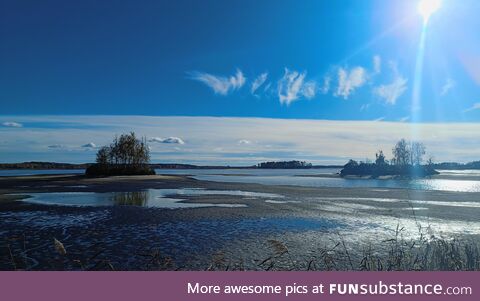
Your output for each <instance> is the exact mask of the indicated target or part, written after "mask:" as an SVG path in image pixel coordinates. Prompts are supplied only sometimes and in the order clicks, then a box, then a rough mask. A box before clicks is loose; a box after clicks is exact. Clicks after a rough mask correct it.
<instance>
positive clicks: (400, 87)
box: [373, 62, 408, 105]
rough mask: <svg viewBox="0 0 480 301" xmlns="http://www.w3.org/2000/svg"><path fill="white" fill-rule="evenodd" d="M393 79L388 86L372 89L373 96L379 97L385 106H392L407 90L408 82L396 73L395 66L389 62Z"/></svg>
mask: <svg viewBox="0 0 480 301" xmlns="http://www.w3.org/2000/svg"><path fill="white" fill-rule="evenodd" d="M390 68H391V69H392V72H393V75H394V78H393V81H392V82H391V83H389V84H385V85H380V86H377V87H375V88H374V89H373V94H374V95H376V96H378V97H380V98H381V99H382V100H383V101H384V102H385V103H386V104H389V105H394V104H395V103H396V102H397V99H398V98H400V96H402V95H403V93H405V91H406V90H407V83H408V80H407V79H406V78H405V77H403V76H402V75H401V74H400V72H398V68H397V64H396V63H395V62H390Z"/></svg>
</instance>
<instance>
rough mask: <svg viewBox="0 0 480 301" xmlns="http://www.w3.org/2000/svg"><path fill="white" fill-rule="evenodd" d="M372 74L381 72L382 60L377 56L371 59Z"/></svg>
mask: <svg viewBox="0 0 480 301" xmlns="http://www.w3.org/2000/svg"><path fill="white" fill-rule="evenodd" d="M373 72H374V74H380V73H381V72H382V58H381V57H380V56H379V55H376V56H374V57H373Z"/></svg>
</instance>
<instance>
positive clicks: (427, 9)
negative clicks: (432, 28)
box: [418, 0, 442, 23]
mask: <svg viewBox="0 0 480 301" xmlns="http://www.w3.org/2000/svg"><path fill="white" fill-rule="evenodd" d="M441 6H442V0H421V1H420V3H419V4H418V12H419V13H420V14H421V15H422V17H423V21H424V22H425V23H427V22H428V20H429V19H430V17H431V16H432V15H433V14H434V13H435V12H436V11H437V10H439V9H440V7H441Z"/></svg>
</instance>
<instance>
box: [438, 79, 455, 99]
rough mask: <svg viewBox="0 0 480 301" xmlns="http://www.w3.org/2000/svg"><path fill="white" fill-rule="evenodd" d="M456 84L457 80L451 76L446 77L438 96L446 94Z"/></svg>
mask: <svg viewBox="0 0 480 301" xmlns="http://www.w3.org/2000/svg"><path fill="white" fill-rule="evenodd" d="M456 85H457V82H456V81H455V80H453V79H452V78H447V80H446V82H445V84H444V85H443V87H442V91H441V92H440V96H445V95H447V94H448V92H450V90H452V89H453V88H455V86H456Z"/></svg>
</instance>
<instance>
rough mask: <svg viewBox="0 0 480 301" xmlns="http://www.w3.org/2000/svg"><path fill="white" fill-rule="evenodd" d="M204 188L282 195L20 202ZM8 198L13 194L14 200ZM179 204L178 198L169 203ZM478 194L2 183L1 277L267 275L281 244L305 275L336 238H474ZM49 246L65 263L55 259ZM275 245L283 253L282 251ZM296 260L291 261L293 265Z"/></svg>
mask: <svg viewBox="0 0 480 301" xmlns="http://www.w3.org/2000/svg"><path fill="white" fill-rule="evenodd" d="M182 188H202V189H206V190H216V191H217V190H221V191H244V192H257V193H270V194H278V195H281V196H282V198H279V199H268V198H259V197H249V196H238V195H237V196H234V195H227V194H225V195H222V194H221V193H220V194H215V195H208V194H207V195H192V196H189V195H182V197H181V198H182V201H181V202H185V203H196V204H202V203H208V204H243V205H245V207H238V208H227V207H202V208H182V209H160V208H145V207H140V206H99V207H78V206H76V207H75V206H74V207H72V206H57V205H44V204H33V203H29V202H28V201H24V200H23V201H22V200H21V199H23V198H24V196H27V195H29V193H48V192H100V193H101V192H131V191H143V190H146V189H182ZM12 194H13V195H12ZM172 197H175V196H172ZM479 214H480V193H461V192H444V191H415V190H408V189H386V188H385V189H384V188H382V189H375V188H309V187H297V186H271V185H259V184H244V183H220V182H208V181H198V180H195V179H192V178H189V177H186V176H170V175H169V176H162V175H157V176H129V177H110V178H85V177H83V176H78V175H74V176H72V175H55V176H28V177H4V178H0V269H1V270H11V269H33V270H64V269H67V270H88V269H94V270H95V269H99V270H108V269H116V270H156V269H168V270H175V269H182V270H203V269H208V268H211V267H212V266H213V267H214V268H215V266H221V268H222V269H224V268H225V269H227V268H229V269H250V270H264V269H265V266H264V264H263V261H264V260H265V259H266V258H269V257H271V256H272V253H275V252H276V250H277V251H278V248H279V247H280V246H281V245H283V246H284V247H288V251H289V255H291V256H290V257H291V258H290V259H285V258H283V257H282V259H279V261H280V262H281V263H279V264H278V265H279V267H282V268H284V269H306V268H307V266H308V264H309V262H312V260H311V258H314V257H315V256H317V255H318V254H319V253H320V252H321V249H322V250H324V249H328V247H330V246H332V245H336V244H337V243H338V241H339V239H341V241H343V242H345V244H346V245H347V246H348V248H350V252H351V253H352V254H356V253H360V252H361V249H362V248H363V247H365V246H368V245H369V244H372V243H375V242H378V241H379V240H382V239H388V237H390V236H391V235H392V234H393V233H394V231H395V229H396V227H397V225H401V226H402V227H404V228H405V229H406V231H405V234H404V235H405V236H409V235H411V236H412V237H414V236H415V235H417V233H416V232H417V231H418V225H419V224H421V225H422V226H423V227H428V226H430V228H431V229H432V231H433V232H434V233H435V235H441V236H444V237H453V236H461V237H469V238H472V239H477V235H478V234H480V223H479V221H478V216H479ZM53 238H56V239H58V240H59V241H61V242H62V243H63V244H64V246H65V248H66V250H67V255H66V256H63V255H60V254H59V253H58V252H57V251H56V250H55V246H54V244H53ZM279 243H280V245H279ZM292 258H293V259H292Z"/></svg>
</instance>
